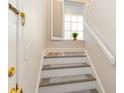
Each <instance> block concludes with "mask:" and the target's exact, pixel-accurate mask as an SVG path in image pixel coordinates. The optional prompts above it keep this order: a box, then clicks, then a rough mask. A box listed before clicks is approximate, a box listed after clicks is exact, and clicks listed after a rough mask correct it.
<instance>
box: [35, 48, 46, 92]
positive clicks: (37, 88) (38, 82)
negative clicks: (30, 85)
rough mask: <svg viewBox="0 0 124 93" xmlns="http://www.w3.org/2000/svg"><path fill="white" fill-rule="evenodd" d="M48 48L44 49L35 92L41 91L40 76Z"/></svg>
mask: <svg viewBox="0 0 124 93" xmlns="http://www.w3.org/2000/svg"><path fill="white" fill-rule="evenodd" d="M45 52H46V49H44V50H43V51H42V57H41V62H40V68H39V72H38V77H37V83H36V90H35V93H38V91H39V84H40V78H41V69H42V67H43V60H44V58H43V57H44V55H45Z"/></svg>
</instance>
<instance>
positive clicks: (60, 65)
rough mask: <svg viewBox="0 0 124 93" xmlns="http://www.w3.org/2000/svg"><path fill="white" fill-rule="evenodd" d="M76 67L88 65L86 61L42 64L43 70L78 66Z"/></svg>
mask: <svg viewBox="0 0 124 93" xmlns="http://www.w3.org/2000/svg"><path fill="white" fill-rule="evenodd" d="M78 67H90V65H88V64H87V63H65V64H49V65H44V66H43V70H50V69H65V68H78Z"/></svg>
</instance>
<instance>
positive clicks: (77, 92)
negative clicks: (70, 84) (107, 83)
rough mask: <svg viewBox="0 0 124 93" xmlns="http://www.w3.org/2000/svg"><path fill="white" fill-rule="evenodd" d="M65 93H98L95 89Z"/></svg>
mask: <svg viewBox="0 0 124 93" xmlns="http://www.w3.org/2000/svg"><path fill="white" fill-rule="evenodd" d="M67 93H98V91H97V90H96V89H88V90H81V91H74V92H67Z"/></svg>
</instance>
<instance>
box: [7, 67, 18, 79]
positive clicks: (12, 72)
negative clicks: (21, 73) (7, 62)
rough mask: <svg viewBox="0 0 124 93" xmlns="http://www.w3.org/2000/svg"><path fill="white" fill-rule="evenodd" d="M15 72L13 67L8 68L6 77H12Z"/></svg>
mask: <svg viewBox="0 0 124 93" xmlns="http://www.w3.org/2000/svg"><path fill="white" fill-rule="evenodd" d="M15 72H16V69H15V67H10V68H9V70H8V76H9V77H12V76H13V75H14V74H15Z"/></svg>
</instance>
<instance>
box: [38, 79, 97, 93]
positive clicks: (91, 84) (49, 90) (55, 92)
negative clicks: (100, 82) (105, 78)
mask: <svg viewBox="0 0 124 93" xmlns="http://www.w3.org/2000/svg"><path fill="white" fill-rule="evenodd" d="M94 88H96V81H88V82H81V83H71V84H63V85H56V86H47V87H40V88H39V93H65V92H71V91H78V90H85V89H94Z"/></svg>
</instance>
